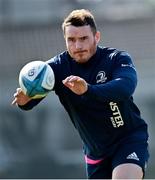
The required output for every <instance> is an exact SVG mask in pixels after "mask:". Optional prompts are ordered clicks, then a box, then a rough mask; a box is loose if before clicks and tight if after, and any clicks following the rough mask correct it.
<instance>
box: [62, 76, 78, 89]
mask: <svg viewBox="0 0 155 180" xmlns="http://www.w3.org/2000/svg"><path fill="white" fill-rule="evenodd" d="M78 81H80V77H78V76H73V75H71V76H68V77H67V78H66V79H64V80H63V81H62V82H63V84H64V85H66V86H67V87H68V86H70V87H73V86H74V83H75V82H78Z"/></svg>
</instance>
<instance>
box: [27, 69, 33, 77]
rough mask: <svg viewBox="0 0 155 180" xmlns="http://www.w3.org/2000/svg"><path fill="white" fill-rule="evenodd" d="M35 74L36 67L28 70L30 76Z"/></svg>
mask: <svg viewBox="0 0 155 180" xmlns="http://www.w3.org/2000/svg"><path fill="white" fill-rule="evenodd" d="M34 74H35V68H32V69H30V70H29V71H28V76H34Z"/></svg>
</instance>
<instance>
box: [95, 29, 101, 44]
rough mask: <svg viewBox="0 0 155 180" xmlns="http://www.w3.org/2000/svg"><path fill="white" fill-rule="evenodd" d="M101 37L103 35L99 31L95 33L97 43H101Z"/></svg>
mask: <svg viewBox="0 0 155 180" xmlns="http://www.w3.org/2000/svg"><path fill="white" fill-rule="evenodd" d="M100 37H101V34H100V32H99V31H97V32H96V34H95V40H96V43H99V41H100Z"/></svg>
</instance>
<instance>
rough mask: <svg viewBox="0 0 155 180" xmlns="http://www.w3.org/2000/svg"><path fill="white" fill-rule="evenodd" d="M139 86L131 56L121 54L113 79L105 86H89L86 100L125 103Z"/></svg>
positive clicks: (118, 57)
mask: <svg viewBox="0 0 155 180" xmlns="http://www.w3.org/2000/svg"><path fill="white" fill-rule="evenodd" d="M136 85H137V73H136V69H135V67H134V65H133V63H132V59H131V57H130V55H129V54H128V53H126V52H120V53H118V54H117V56H116V57H115V60H114V62H113V69H112V79H111V80H110V81H108V82H106V83H104V84H96V85H91V84H89V85H88V90H87V92H86V93H85V94H84V95H83V97H84V98H93V99H94V100H98V101H101V102H106V101H124V100H126V99H128V98H130V97H131V96H132V94H133V93H134V90H135V88H136Z"/></svg>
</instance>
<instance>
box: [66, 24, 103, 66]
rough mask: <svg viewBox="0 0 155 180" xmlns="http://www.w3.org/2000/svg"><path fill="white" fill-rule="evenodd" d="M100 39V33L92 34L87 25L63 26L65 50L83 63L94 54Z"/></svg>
mask: <svg viewBox="0 0 155 180" xmlns="http://www.w3.org/2000/svg"><path fill="white" fill-rule="evenodd" d="M99 40H100V33H99V32H97V33H96V34H95V35H94V34H93V32H92V30H91V28H90V26H89V25H86V26H79V27H75V26H72V25H69V26H66V28H65V41H66V47H67V51H68V52H69V54H70V56H71V57H72V58H73V59H74V60H75V61H76V62H78V63H85V62H87V61H89V59H90V58H91V57H92V56H93V55H94V54H95V52H96V46H97V44H98V42H99Z"/></svg>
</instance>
